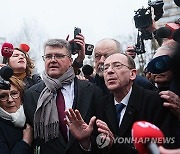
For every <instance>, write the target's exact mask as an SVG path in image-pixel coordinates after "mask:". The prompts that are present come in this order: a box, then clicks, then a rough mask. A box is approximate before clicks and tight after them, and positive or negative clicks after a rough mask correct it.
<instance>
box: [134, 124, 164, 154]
mask: <svg viewBox="0 0 180 154" xmlns="http://www.w3.org/2000/svg"><path fill="white" fill-rule="evenodd" d="M132 137H133V140H134V146H135V147H136V149H137V150H138V152H139V153H140V154H145V153H150V154H159V149H158V146H157V145H156V144H158V145H162V144H163V140H164V135H163V133H162V131H161V130H160V129H159V128H158V127H156V126H155V125H153V124H151V123H149V122H147V121H137V122H135V123H134V124H133V127H132Z"/></svg>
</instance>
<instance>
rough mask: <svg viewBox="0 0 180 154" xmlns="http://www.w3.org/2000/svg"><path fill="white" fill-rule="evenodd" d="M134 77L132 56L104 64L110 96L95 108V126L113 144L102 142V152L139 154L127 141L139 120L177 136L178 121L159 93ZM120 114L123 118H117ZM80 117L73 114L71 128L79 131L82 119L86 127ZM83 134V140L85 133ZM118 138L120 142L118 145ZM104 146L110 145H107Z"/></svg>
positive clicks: (117, 55)
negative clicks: (143, 86)
mask: <svg viewBox="0 0 180 154" xmlns="http://www.w3.org/2000/svg"><path fill="white" fill-rule="evenodd" d="M135 78H136V69H135V63H134V60H133V59H132V58H131V57H130V56H128V55H125V54H120V53H115V54H112V55H110V56H109V57H107V59H106V60H105V62H104V80H105V84H106V86H107V88H108V89H109V90H110V92H111V93H110V94H109V95H106V96H104V97H103V99H102V101H101V102H100V103H98V104H97V106H96V118H97V120H96V125H97V128H98V132H99V133H102V136H101V137H102V138H105V137H107V138H106V139H107V140H110V141H109V142H103V143H101V142H100V144H99V143H98V142H97V144H99V146H100V147H101V148H102V149H101V150H100V151H101V152H102V151H103V152H108V153H112V154H116V153H117V154H118V153H128V154H131V153H138V152H137V150H136V148H135V147H134V145H133V142H131V141H132V140H131V141H129V143H128V142H127V140H126V139H129V138H131V137H132V136H131V129H132V126H133V124H134V122H136V121H148V122H150V123H152V124H155V125H156V126H158V127H159V128H160V129H161V130H162V131H163V133H164V135H165V136H166V137H175V129H176V126H177V124H178V121H177V118H176V117H175V116H173V114H172V113H171V112H170V111H169V110H168V109H167V108H165V107H163V100H161V98H160V96H159V94H158V93H156V92H155V91H151V90H146V89H144V88H142V87H140V86H138V85H136V84H134V83H133V82H134V80H135ZM116 106H121V107H122V108H121V109H122V110H121V111H117V108H116ZM118 112H119V113H120V116H117V115H119V113H118ZM72 117H73V118H72ZM75 117H76V118H75ZM79 117H80V116H79V114H78V111H75V112H74V113H70V116H69V115H68V118H69V121H70V123H69V124H68V125H70V126H71V125H73V123H74V127H77V129H78V128H79V126H77V125H78V123H79V120H81V121H82V123H83V125H86V124H84V122H83V120H82V119H81V118H79ZM71 127H72V126H71ZM86 127H87V126H86ZM86 127H85V128H86ZM74 130H75V129H74ZM84 131H86V129H84ZM86 132H87V131H86ZM91 132H92V131H91ZM74 134H75V133H74ZM103 134H105V135H103ZM81 135H82V136H81V138H83V134H81ZM101 137H100V138H101ZM118 138H120V142H121V143H118ZM125 138H126V139H125ZM97 139H98V138H97ZM122 139H124V141H125V140H126V143H125V142H122ZM96 141H97V140H96ZM100 141H101V140H100ZM105 143H109V144H106V146H104V145H103V144H105ZM92 145H94V144H92ZM168 146H169V147H174V148H175V144H172V143H170V145H168ZM93 148H94V146H92V150H94V149H93ZM95 151H96V150H95ZM98 151H99V150H98Z"/></svg>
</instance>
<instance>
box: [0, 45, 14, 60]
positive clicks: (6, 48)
mask: <svg viewBox="0 0 180 154" xmlns="http://www.w3.org/2000/svg"><path fill="white" fill-rule="evenodd" d="M13 51H14V48H13V45H12V44H11V43H4V44H3V45H2V48H1V54H2V56H3V57H6V58H9V57H11V56H12V54H13Z"/></svg>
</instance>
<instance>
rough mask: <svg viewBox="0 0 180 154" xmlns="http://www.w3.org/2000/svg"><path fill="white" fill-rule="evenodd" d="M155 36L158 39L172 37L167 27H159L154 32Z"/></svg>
mask: <svg viewBox="0 0 180 154" xmlns="http://www.w3.org/2000/svg"><path fill="white" fill-rule="evenodd" d="M156 35H157V36H158V37H159V38H169V37H171V35H172V31H171V30H170V29H169V28H167V27H161V28H159V29H158V30H157V31H156Z"/></svg>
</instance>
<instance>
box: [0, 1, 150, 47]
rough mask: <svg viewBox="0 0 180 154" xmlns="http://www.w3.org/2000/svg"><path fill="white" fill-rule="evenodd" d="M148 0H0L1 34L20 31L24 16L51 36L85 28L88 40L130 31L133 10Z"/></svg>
mask: <svg viewBox="0 0 180 154" xmlns="http://www.w3.org/2000/svg"><path fill="white" fill-rule="evenodd" d="M147 3H148V0H89V1H87V0H1V9H0V22H1V24H0V37H8V36H10V35H12V34H15V33H17V32H18V30H19V28H20V27H21V26H22V24H23V20H26V21H33V20H35V21H37V23H38V25H39V26H40V27H42V29H43V30H45V32H46V33H47V34H48V36H49V37H51V38H55V37H58V38H66V36H67V35H68V34H70V38H72V37H73V29H74V27H75V26H77V27H80V28H81V29H82V33H83V34H84V36H85V38H86V42H87V43H92V44H94V43H96V42H97V41H99V40H100V39H102V38H107V37H112V38H115V37H116V36H118V35H124V34H125V35H127V34H130V33H131V32H132V29H133V28H134V21H133V16H134V10H137V9H139V8H141V7H142V6H145V7H147Z"/></svg>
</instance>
